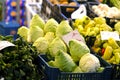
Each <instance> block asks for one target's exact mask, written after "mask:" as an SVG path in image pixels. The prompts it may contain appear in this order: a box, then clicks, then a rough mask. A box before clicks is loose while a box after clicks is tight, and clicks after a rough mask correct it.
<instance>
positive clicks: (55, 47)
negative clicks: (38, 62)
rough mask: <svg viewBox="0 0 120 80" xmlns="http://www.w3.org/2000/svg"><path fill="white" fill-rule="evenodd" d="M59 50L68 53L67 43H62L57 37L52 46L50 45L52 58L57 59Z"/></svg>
mask: <svg viewBox="0 0 120 80" xmlns="http://www.w3.org/2000/svg"><path fill="white" fill-rule="evenodd" d="M59 50H63V51H64V52H67V47H66V45H65V43H64V42H63V41H62V39H61V38H59V37H56V38H55V39H54V40H53V41H52V42H51V43H50V44H49V53H50V55H51V56H52V57H55V56H56V54H57V52H58V51H59Z"/></svg>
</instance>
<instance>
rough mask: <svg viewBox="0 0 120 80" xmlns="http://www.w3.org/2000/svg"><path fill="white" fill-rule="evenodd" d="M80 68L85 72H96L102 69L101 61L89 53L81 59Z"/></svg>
mask: <svg viewBox="0 0 120 80" xmlns="http://www.w3.org/2000/svg"><path fill="white" fill-rule="evenodd" d="M79 66H80V68H81V70H82V71H83V72H96V71H97V70H98V68H100V61H99V59H98V58H97V57H96V56H94V55H93V54H90V53H87V54H85V55H83V56H82V57H81V59H80V61H79Z"/></svg>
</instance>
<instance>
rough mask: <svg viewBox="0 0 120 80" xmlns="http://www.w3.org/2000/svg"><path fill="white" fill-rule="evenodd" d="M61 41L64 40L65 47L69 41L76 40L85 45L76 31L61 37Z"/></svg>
mask: <svg viewBox="0 0 120 80" xmlns="http://www.w3.org/2000/svg"><path fill="white" fill-rule="evenodd" d="M62 39H63V40H64V42H65V43H66V44H67V45H69V41H70V40H71V39H76V40H78V41H82V42H84V43H85V41H84V38H83V36H81V35H80V33H79V32H78V30H74V31H71V32H70V33H68V34H66V35H64V36H63V37H62Z"/></svg>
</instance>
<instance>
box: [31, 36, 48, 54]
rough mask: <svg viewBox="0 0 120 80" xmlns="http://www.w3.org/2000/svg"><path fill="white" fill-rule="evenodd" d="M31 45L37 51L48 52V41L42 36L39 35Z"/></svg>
mask: <svg viewBox="0 0 120 80" xmlns="http://www.w3.org/2000/svg"><path fill="white" fill-rule="evenodd" d="M33 46H35V47H36V48H37V51H39V53H42V54H45V53H47V52H48V41H47V40H46V39H45V38H44V37H39V38H38V39H37V40H36V41H35V42H34V43H33Z"/></svg>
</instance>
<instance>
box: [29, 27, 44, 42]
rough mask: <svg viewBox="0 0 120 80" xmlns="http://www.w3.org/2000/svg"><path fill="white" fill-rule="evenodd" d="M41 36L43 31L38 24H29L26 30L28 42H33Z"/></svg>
mask: <svg viewBox="0 0 120 80" xmlns="http://www.w3.org/2000/svg"><path fill="white" fill-rule="evenodd" d="M43 36H44V32H43V30H42V29H41V28H40V27H39V26H31V27H30V30H29V32H28V42H34V41H35V40H36V39H37V38H39V37H43Z"/></svg>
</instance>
